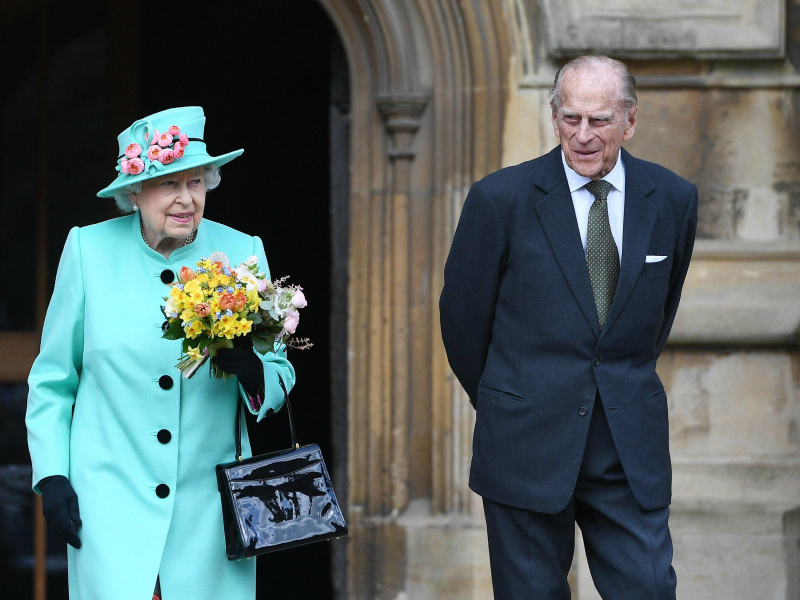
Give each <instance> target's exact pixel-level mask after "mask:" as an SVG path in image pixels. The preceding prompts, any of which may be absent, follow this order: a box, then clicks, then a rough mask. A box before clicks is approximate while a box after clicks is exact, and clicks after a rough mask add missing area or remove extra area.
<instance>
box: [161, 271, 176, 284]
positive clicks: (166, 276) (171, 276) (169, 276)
mask: <svg viewBox="0 0 800 600" xmlns="http://www.w3.org/2000/svg"><path fill="white" fill-rule="evenodd" d="M161 281H163V282H164V283H172V282H173V281H175V273H173V272H172V271H170V270H169V269H164V270H163V271H161Z"/></svg>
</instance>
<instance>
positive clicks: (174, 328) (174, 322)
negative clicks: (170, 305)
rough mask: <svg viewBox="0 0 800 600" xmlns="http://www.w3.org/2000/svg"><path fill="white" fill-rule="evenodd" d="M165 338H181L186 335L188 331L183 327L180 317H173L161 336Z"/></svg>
mask: <svg viewBox="0 0 800 600" xmlns="http://www.w3.org/2000/svg"><path fill="white" fill-rule="evenodd" d="M161 337H162V338H164V339H165V340H181V339H183V338H185V337H186V332H185V331H184V330H183V327H181V320H180V319H171V320H170V322H169V328H168V329H167V330H166V331H165V332H164V334H163V335H162V336H161Z"/></svg>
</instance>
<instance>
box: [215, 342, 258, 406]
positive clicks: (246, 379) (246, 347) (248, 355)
mask: <svg viewBox="0 0 800 600" xmlns="http://www.w3.org/2000/svg"><path fill="white" fill-rule="evenodd" d="M211 362H213V363H214V364H215V365H216V366H217V367H218V368H220V369H222V370H223V371H225V372H226V373H229V374H231V375H236V376H237V377H238V378H239V383H241V384H242V387H243V388H244V391H245V392H247V393H248V394H250V395H251V396H255V395H256V394H257V393H258V390H259V388H260V387H261V385H262V384H263V383H264V364H263V363H262V362H261V359H259V358H258V356H256V353H255V352H254V351H253V340H252V339H251V338H250V337H249V336H248V337H243V336H237V337H235V338H233V348H220V349H219V350H217V355H216V356H214V357H213V358H212V359H211Z"/></svg>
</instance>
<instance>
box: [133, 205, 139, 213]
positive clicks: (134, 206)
mask: <svg viewBox="0 0 800 600" xmlns="http://www.w3.org/2000/svg"><path fill="white" fill-rule="evenodd" d="M137 210H139V205H138V204H134V205H133V212H136V211H137Z"/></svg>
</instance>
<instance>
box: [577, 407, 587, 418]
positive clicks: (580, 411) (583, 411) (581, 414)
mask: <svg viewBox="0 0 800 600" xmlns="http://www.w3.org/2000/svg"><path fill="white" fill-rule="evenodd" d="M588 413H589V411H588V410H586V407H585V406H581V407H580V408H579V409H578V414H579V415H580V416H582V417H585V416H586V415H587V414H588Z"/></svg>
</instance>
